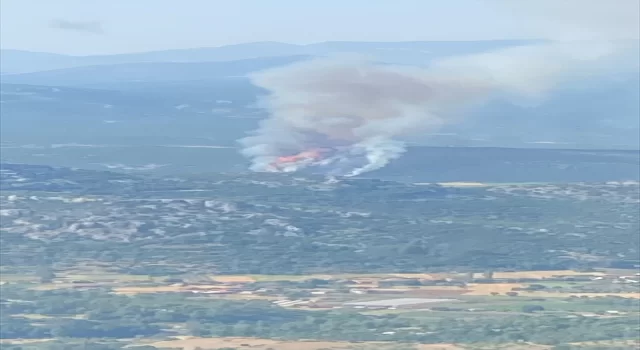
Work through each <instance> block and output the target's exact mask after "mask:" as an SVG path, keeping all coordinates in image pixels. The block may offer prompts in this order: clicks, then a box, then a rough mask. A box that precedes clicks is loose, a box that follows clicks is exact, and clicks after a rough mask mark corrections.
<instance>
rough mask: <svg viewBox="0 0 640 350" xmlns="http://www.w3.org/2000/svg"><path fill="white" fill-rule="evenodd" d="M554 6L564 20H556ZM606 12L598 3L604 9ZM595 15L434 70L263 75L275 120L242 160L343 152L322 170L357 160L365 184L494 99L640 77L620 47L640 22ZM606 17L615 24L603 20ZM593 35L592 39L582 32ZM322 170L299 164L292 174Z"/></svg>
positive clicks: (350, 65) (630, 6)
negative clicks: (429, 133) (602, 78)
mask: <svg viewBox="0 0 640 350" xmlns="http://www.w3.org/2000/svg"><path fill="white" fill-rule="evenodd" d="M525 2H526V1H525ZM568 2H571V1H568ZM493 3H500V4H503V5H508V6H507V8H510V9H520V10H526V11H529V12H531V13H535V11H532V10H531V9H530V8H529V7H530V6H533V7H535V8H536V9H538V10H540V9H541V8H542V7H545V11H551V13H553V15H552V16H550V17H543V18H544V20H542V21H541V20H538V21H537V22H536V21H535V20H532V21H530V24H531V23H534V24H535V23H538V24H540V23H549V18H552V17H553V16H557V17H563V16H569V15H570V14H571V13H570V11H568V10H567V9H566V8H565V5H566V2H562V1H560V2H557V1H556V2H553V3H551V2H547V1H545V0H542V1H540V2H539V3H537V4H538V5H532V4H533V2H526V3H527V4H528V5H529V6H524V5H523V6H517V5H514V3H517V4H521V2H502V1H498V0H495V1H493ZM638 3H639V2H638V1H633V0H632V1H626V0H621V1H620V3H618V2H616V5H620V4H627V9H626V11H634V9H635V7H637V4H638ZM554 4H557V7H558V9H559V10H558V11H557V12H553V6H555V5H554ZM594 4H595V5H594ZM597 4H598V3H592V5H594V6H595V7H599V6H598V5H597ZM588 6H589V1H586V2H585V1H580V2H579V6H578V7H580V10H579V11H577V12H579V13H578V14H579V15H580V14H581V15H582V16H583V17H586V18H589V19H591V20H585V18H577V19H575V18H573V20H572V21H571V20H570V21H567V22H560V23H561V24H560V25H555V26H554V25H552V24H557V23H555V22H553V21H552V23H551V24H549V25H548V26H546V27H544V29H545V31H551V32H553V35H550V34H548V33H543V34H545V37H546V38H549V39H555V40H550V41H548V42H545V43H541V44H537V45H529V46H519V47H512V48H508V49H503V50H497V51H493V52H487V53H482V54H476V55H468V56H458V57H449V58H445V59H441V60H437V61H435V62H431V63H430V64H429V66H428V67H427V68H416V67H398V66H393V65H381V64H374V63H371V62H366V61H361V60H355V59H349V60H345V59H323V60H316V61H311V62H304V63H299V64H295V65H292V66H287V67H283V68H277V69H273V70H270V71H266V72H262V73H259V74H257V75H255V76H253V77H252V79H253V83H254V84H255V85H257V86H259V87H262V88H264V89H266V90H267V91H268V92H269V95H268V96H267V97H266V99H265V100H264V101H263V103H264V107H265V108H267V109H268V110H269V112H270V117H269V118H268V119H266V120H264V121H263V122H262V124H261V125H260V127H259V128H258V130H256V131H255V133H254V135H252V136H250V137H247V138H245V139H243V140H241V143H242V144H243V146H244V149H243V154H244V155H245V156H247V157H249V158H251V159H252V164H253V165H252V170H254V171H265V170H267V169H268V167H269V165H270V164H271V163H272V162H274V161H276V160H277V159H278V157H280V156H286V155H291V154H296V153H298V152H301V151H304V150H307V149H309V148H314V147H334V148H337V149H340V151H339V154H338V155H337V156H334V157H333V158H329V159H325V160H324V161H323V162H320V163H321V164H322V165H325V166H326V165H331V164H338V163H342V164H344V163H348V159H350V158H354V159H364V160H365V161H366V162H365V164H364V165H359V166H354V167H353V168H352V169H350V170H349V171H347V172H346V174H347V175H352V176H353V175H359V174H361V173H364V172H367V171H371V170H375V169H379V168H381V167H383V166H385V165H387V164H388V163H389V162H390V161H392V160H393V159H395V158H398V157H399V156H400V155H401V154H402V153H403V152H404V150H405V145H404V143H403V142H402V140H403V138H405V137H406V136H407V135H410V134H411V133H416V132H422V131H425V130H433V129H435V128H437V127H439V126H440V125H443V124H445V123H452V122H457V121H458V120H459V119H458V116H459V115H460V111H461V109H463V108H469V107H472V106H473V105H474V104H477V103H481V102H483V101H486V100H487V99H489V98H491V97H492V96H495V95H500V96H503V97H504V96H510V97H513V98H517V99H523V98H524V99H525V100H526V101H530V102H531V101H533V102H535V101H539V100H541V99H543V98H544V97H545V95H546V94H547V93H549V91H550V90H552V89H553V88H554V87H556V86H558V85H560V84H562V83H563V82H567V81H579V80H580V79H583V78H588V77H590V76H593V75H601V74H607V73H609V72H612V71H620V70H622V69H627V70H629V69H630V70H631V71H634V72H636V71H637V69H638V51H637V48H638V46H637V42H636V41H633V42H632V43H631V44H629V42H628V41H624V40H620V39H627V36H628V35H627V36H625V35H623V34H628V33H627V31H634V32H635V33H637V32H638V31H639V29H640V28H638V19H637V15H635V17H633V16H634V15H633V14H631V15H630V14H629V13H627V12H625V10H624V9H623V10H621V9H616V10H614V11H611V10H609V11H602V12H601V13H598V11H597V9H596V10H589V9H586V10H585V7H588ZM609 6H610V7H613V6H611V4H609ZM622 7H623V8H624V6H622ZM545 11H542V12H545ZM622 12H624V14H625V15H624V18H625V19H624V20H623V22H624V23H625V24H622V25H621V24H620V23H617V18H616V17H615V16H618V15H621V13H622ZM635 13H636V14H637V11H636V12H635ZM607 15H608V16H613V17H610V18H609V17H607V18H601V17H602V16H605V17H606V16H607ZM578 17H580V16H578ZM630 17H632V18H631V19H629V18H630ZM532 18H533V17H532ZM593 18H598V19H599V21H596V20H593ZM534 19H535V18H534ZM556 19H557V18H556ZM612 23H616V25H615V26H612V25H611V24H612ZM589 25H592V26H591V27H588V26H589ZM585 26H587V29H585V30H582V31H581V30H580V29H581V28H583V27H585ZM594 26H596V27H594ZM597 26H600V27H597ZM634 26H635V27H634ZM532 27H534V28H535V25H532ZM624 29H627V31H625V30H624ZM545 31H543V32H545ZM345 159H346V160H345ZM314 164H316V163H314V162H307V163H304V164H296V165H295V166H293V167H289V169H292V170H297V169H299V168H301V167H304V166H308V165H314Z"/></svg>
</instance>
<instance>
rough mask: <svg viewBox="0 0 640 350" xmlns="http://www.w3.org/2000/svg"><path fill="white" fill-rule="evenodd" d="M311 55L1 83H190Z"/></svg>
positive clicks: (68, 71)
mask: <svg viewBox="0 0 640 350" xmlns="http://www.w3.org/2000/svg"><path fill="white" fill-rule="evenodd" d="M311 57H312V56H302V55H298V56H279V57H263V58H252V59H243V60H235V61H224V62H146V63H145V62H143V63H118V64H107V65H90V66H78V67H72V68H64V69H54V70H45V71H38V72H31V73H22V74H8V75H5V76H3V77H2V82H3V83H11V84H31V85H53V86H83V85H95V84H109V83H121V82H122V83H128V82H158V81H165V82H166V81H191V80H202V79H215V78H223V77H234V76H244V75H246V74H248V73H251V72H254V71H259V70H264V69H268V68H272V67H277V66H283V65H287V64H291V63H294V62H299V61H302V60H305V59H310V58H311Z"/></svg>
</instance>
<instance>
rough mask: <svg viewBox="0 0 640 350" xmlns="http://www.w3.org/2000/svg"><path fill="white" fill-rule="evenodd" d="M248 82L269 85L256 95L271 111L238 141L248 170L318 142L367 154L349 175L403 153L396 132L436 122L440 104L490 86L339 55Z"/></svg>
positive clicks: (445, 106) (451, 105)
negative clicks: (249, 165)
mask: <svg viewBox="0 0 640 350" xmlns="http://www.w3.org/2000/svg"><path fill="white" fill-rule="evenodd" d="M253 83H254V84H255V85H257V86H259V87H262V88H264V89H266V90H268V91H269V92H270V94H269V95H268V97H267V98H266V99H265V100H264V101H263V103H264V105H265V107H266V108H267V109H268V110H269V111H270V117H269V118H268V119H266V120H264V121H263V122H262V124H261V125H260V128H259V129H258V130H257V131H256V133H255V135H253V136H250V137H247V138H245V139H243V140H241V143H242V144H243V145H244V146H245V148H244V149H243V154H245V155H246V156H248V157H250V158H251V159H252V160H253V166H252V169H253V170H256V171H263V170H267V169H268V167H269V164H271V163H272V162H273V161H274V160H275V159H277V158H278V157H279V156H282V155H288V154H295V153H298V152H301V151H305V150H307V149H309V148H312V147H318V146H321V147H341V148H342V149H343V151H342V152H341V154H340V155H339V157H341V158H343V159H344V158H349V157H354V158H357V157H361V158H364V159H366V164H364V165H363V166H362V167H361V168H356V169H352V171H351V173H352V174H353V175H355V174H359V173H362V172H364V171H371V170H375V169H378V168H380V167H382V166H384V165H386V164H387V163H388V162H389V161H390V160H392V159H394V158H397V157H398V156H399V155H400V154H401V153H402V152H404V145H403V144H402V142H401V140H400V139H398V137H400V136H402V135H407V134H410V133H412V132H417V131H419V130H425V129H428V128H435V127H437V126H438V125H440V124H442V122H443V119H442V118H443V117H442V112H443V111H448V110H452V109H455V107H456V106H458V105H460V102H461V101H472V100H473V99H474V97H476V96H478V95H482V94H483V93H484V92H486V91H489V89H487V86H486V85H487V83H486V82H480V81H472V80H469V79H461V78H460V77H456V76H445V75H442V74H437V73H436V74H434V73H432V72H430V71H427V70H423V69H419V68H411V67H396V66H389V65H379V64H373V63H368V62H363V61H358V60H339V59H326V60H318V61H311V62H304V63H299V64H296V65H292V66H288V67H284V68H278V69H273V70H270V71H267V72H263V73H260V74H257V75H255V76H253ZM318 143H320V145H318Z"/></svg>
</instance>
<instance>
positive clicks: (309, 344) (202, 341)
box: [151, 337, 465, 350]
mask: <svg viewBox="0 0 640 350" xmlns="http://www.w3.org/2000/svg"><path fill="white" fill-rule="evenodd" d="M151 345H153V346H156V347H165V348H178V349H183V350H195V349H197V348H200V349H224V348H236V349H252V350H267V349H277V350H329V349H331V350H339V349H340V350H347V349H354V350H355V349H364V348H368V349H372V348H373V349H380V350H394V349H398V347H399V346H400V345H399V344H398V343H385V342H338V341H336V342H331V341H302V340H301V341H284V340H273V339H258V338H198V337H184V338H181V339H175V340H166V341H159V342H155V343H152V344H151ZM406 349H414V350H458V349H460V350H462V349H465V348H464V347H460V346H457V345H453V344H415V345H413V344H407V346H406Z"/></svg>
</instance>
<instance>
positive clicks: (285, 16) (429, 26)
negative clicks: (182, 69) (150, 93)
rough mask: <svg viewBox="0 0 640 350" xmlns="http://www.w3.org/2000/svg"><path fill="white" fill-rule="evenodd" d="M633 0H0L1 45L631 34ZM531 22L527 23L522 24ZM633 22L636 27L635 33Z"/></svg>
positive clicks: (111, 49)
mask: <svg viewBox="0 0 640 350" xmlns="http://www.w3.org/2000/svg"><path fill="white" fill-rule="evenodd" d="M639 7H640V0H612V1H605V0H562V1H558V0H513V1H511V0H446V1H445V0H393V1H391V0H305V1H300V0H91V1H87V0H55V1H49V0H2V1H0V47H1V48H3V49H19V50H29V51H44V52H53V53H63V54H73V55H92V54H117V53H126V52H142V51H153V50H165V49H181V48H194V47H212V46H222V45H230V44H240V43H248V42H256V41H279V42H286V43H292V44H307V43H314V42H323V41H421V40H492V39H529V38H540V39H542V38H555V39H557V38H560V39H562V38H563V37H564V36H567V37H573V38H575V37H581V36H584V35H585V33H587V34H588V35H587V36H589V35H591V36H593V35H596V36H597V34H598V33H596V32H591V33H590V32H588V31H585V27H589V25H591V24H593V23H595V24H597V25H596V26H595V27H596V28H598V30H599V31H603V30H604V31H605V32H606V36H607V38H610V37H611V36H612V34H615V36H632V37H634V38H635V37H637V32H640V28H638V12H640V8H639ZM531 19H533V21H532V22H531V21H530V22H531V23H534V25H533V26H528V25H526V22H527V21H529V20H531ZM636 29H637V30H636Z"/></svg>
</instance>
